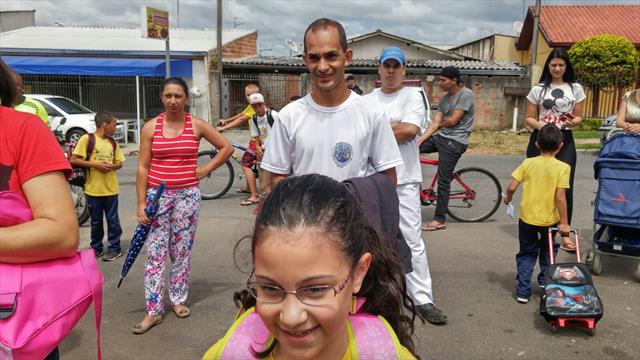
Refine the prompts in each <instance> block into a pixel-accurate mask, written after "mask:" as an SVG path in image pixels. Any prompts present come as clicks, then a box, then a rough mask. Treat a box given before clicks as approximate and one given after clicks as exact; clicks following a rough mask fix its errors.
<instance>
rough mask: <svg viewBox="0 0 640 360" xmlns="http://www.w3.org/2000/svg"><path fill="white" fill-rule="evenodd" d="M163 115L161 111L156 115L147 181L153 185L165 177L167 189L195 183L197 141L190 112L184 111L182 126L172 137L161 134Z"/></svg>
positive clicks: (196, 180) (194, 184) (185, 186)
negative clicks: (178, 132)
mask: <svg viewBox="0 0 640 360" xmlns="http://www.w3.org/2000/svg"><path fill="white" fill-rule="evenodd" d="M164 115H165V114H164V113H162V114H160V115H158V117H157V118H156V128H155V131H154V133H153V141H152V143H151V167H150V168H149V176H148V178H147V179H148V180H147V185H148V186H149V187H154V188H155V187H158V186H160V183H161V182H162V181H165V182H166V183H167V189H183V188H187V187H191V186H196V185H198V183H199V181H198V178H197V177H196V167H197V166H198V145H199V141H198V138H197V137H196V135H195V134H194V132H193V125H192V122H191V114H189V113H186V114H185V116H184V129H183V130H182V133H181V134H180V135H179V136H176V137H173V138H165V137H164V135H163V133H162V129H163V126H164Z"/></svg>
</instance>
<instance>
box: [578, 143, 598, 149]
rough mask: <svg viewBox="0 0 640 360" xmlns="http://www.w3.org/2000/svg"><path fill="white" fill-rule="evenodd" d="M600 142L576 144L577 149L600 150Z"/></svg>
mask: <svg viewBox="0 0 640 360" xmlns="http://www.w3.org/2000/svg"><path fill="white" fill-rule="evenodd" d="M600 146H601V145H600V144H599V143H598V144H576V149H577V150H600Z"/></svg>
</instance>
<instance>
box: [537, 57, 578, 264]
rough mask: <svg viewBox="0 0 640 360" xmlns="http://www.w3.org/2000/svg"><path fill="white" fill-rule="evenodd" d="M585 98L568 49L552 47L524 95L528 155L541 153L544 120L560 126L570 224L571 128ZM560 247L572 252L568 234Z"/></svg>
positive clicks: (573, 156) (573, 161) (573, 152)
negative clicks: (540, 131) (566, 166)
mask: <svg viewBox="0 0 640 360" xmlns="http://www.w3.org/2000/svg"><path fill="white" fill-rule="evenodd" d="M585 98H586V96H585V94H584V90H583V89H582V86H581V85H580V84H578V83H576V77H575V73H574V71H573V67H572V66H571V63H570V62H569V56H568V55H567V51H566V50H565V49H561V48H555V49H553V51H551V53H550V54H549V56H548V57H547V61H546V62H545V64H544V69H543V70H542V75H541V76H540V83H539V84H537V85H535V86H534V87H533V88H532V89H531V91H530V92H529V95H527V100H529V102H528V103H527V116H526V119H525V121H526V123H527V125H528V126H530V127H531V128H533V129H534V130H533V133H532V134H531V138H530V139H529V146H528V147H527V157H534V156H538V155H540V150H538V148H537V147H536V146H535V142H536V138H537V136H538V129H540V128H542V127H543V126H544V125H546V124H547V123H554V124H556V125H557V126H558V127H559V128H560V129H562V138H563V140H562V141H563V144H564V145H563V146H562V148H561V149H560V152H559V153H558V154H557V155H556V158H557V159H558V160H560V161H562V162H565V163H567V164H569V166H571V175H570V178H569V184H570V185H571V188H570V189H567V191H566V196H567V213H568V215H569V223H571V215H572V213H573V179H574V175H575V167H576V145H575V142H574V141H573V133H572V131H571V129H572V128H573V127H576V126H578V125H580V122H582V107H583V104H584V99H585ZM561 248H562V249H564V250H566V251H575V244H574V243H572V242H571V240H569V237H568V236H564V237H563V238H562V246H561Z"/></svg>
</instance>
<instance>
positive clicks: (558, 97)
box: [542, 89, 573, 116]
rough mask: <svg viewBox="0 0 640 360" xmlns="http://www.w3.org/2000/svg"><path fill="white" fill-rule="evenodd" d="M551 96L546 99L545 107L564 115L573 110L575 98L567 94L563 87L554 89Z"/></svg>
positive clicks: (543, 105) (543, 104)
mask: <svg viewBox="0 0 640 360" xmlns="http://www.w3.org/2000/svg"><path fill="white" fill-rule="evenodd" d="M551 97H552V98H546V99H544V101H543V102H542V107H543V108H545V109H547V110H551V111H553V113H554V114H556V115H557V116H562V115H564V114H566V113H568V112H571V111H572V110H573V100H572V99H571V98H569V97H568V96H566V95H565V93H564V91H563V90H562V89H553V91H551Z"/></svg>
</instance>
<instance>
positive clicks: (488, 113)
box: [353, 74, 529, 130]
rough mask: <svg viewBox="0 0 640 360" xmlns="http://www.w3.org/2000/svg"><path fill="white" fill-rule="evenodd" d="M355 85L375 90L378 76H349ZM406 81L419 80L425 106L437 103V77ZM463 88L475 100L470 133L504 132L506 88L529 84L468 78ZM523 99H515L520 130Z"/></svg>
mask: <svg viewBox="0 0 640 360" xmlns="http://www.w3.org/2000/svg"><path fill="white" fill-rule="evenodd" d="M353 76H354V78H355V80H356V83H357V84H358V86H360V88H361V89H362V90H363V91H364V93H365V94H366V93H369V92H371V91H373V89H374V88H375V81H376V80H377V79H378V75H359V74H354V75H353ZM406 78H407V79H419V80H421V81H422V87H423V88H424V89H425V92H426V93H427V97H428V100H429V104H431V105H434V104H438V103H439V102H440V97H441V96H442V91H441V90H440V88H439V87H438V84H437V77H436V76H433V75H427V76H424V75H407V77H406ZM464 81H465V86H466V87H468V88H470V89H471V90H472V91H473V93H474V96H475V118H474V129H485V130H504V129H510V128H511V126H512V120H513V113H514V107H516V97H514V96H506V95H504V89H505V88H507V87H514V88H528V87H529V80H528V79H527V78H525V77H518V76H472V77H467V78H465V79H464ZM525 101H526V99H525V98H524V97H520V98H518V99H517V107H518V117H517V127H518V128H522V127H524V114H525V107H526V102H525Z"/></svg>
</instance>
